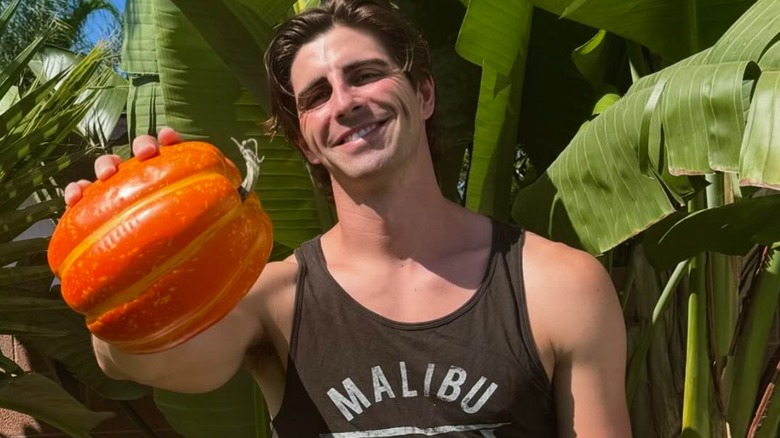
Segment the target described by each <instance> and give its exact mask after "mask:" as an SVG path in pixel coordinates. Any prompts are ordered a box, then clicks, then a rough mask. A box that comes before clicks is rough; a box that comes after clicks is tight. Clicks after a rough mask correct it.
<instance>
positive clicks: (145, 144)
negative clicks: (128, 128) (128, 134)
mask: <svg viewBox="0 0 780 438" xmlns="http://www.w3.org/2000/svg"><path fill="white" fill-rule="evenodd" d="M158 151H159V146H158V145H157V139H156V138H154V137H152V136H151V135H139V136H138V137H136V138H135V140H133V156H135V157H137V158H138V159H140V160H145V159H147V158H151V157H153V156H155V155H157V152H158Z"/></svg>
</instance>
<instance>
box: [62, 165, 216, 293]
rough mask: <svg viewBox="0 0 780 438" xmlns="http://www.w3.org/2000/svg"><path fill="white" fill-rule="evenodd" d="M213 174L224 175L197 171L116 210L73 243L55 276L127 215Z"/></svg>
mask: <svg viewBox="0 0 780 438" xmlns="http://www.w3.org/2000/svg"><path fill="white" fill-rule="evenodd" d="M215 175H216V176H220V177H224V176H223V175H222V174H219V173H216V172H214V171H213V170H207V171H203V172H198V173H196V174H194V175H190V176H188V177H186V178H184V179H181V180H179V181H176V182H175V183H173V184H170V185H167V186H163V187H160V188H159V189H158V190H156V191H155V192H153V193H150V194H149V195H148V196H146V197H143V198H140V199H138V200H137V201H136V202H134V203H132V204H130V205H128V206H127V207H126V208H125V209H123V210H122V211H120V212H118V213H117V214H116V215H115V216H114V217H113V218H111V219H110V220H108V221H106V222H104V223H103V224H102V225H100V226H99V227H97V228H96V229H95V230H94V231H92V232H91V233H90V234H89V235H88V236H87V237H85V238H84V239H83V240H82V241H81V242H79V243H78V244H77V245H75V246H74V247H73V248H72V249H71V250H70V252H69V253H68V255H67V256H66V257H65V258H64V259H63V260H62V262H61V263H60V265H59V266H58V267H57V272H56V274H57V276H59V277H60V278H62V277H64V276H65V275H66V274H67V272H68V270H69V269H70V267H71V265H72V264H73V263H74V262H75V261H76V260H78V259H79V258H80V257H81V255H82V254H83V253H84V252H85V251H87V249H89V248H90V247H92V246H93V245H94V244H95V243H96V242H98V241H100V239H102V238H103V236H105V235H106V234H107V232H108V231H109V230H111V229H113V228H115V227H117V226H118V225H119V224H121V223H122V222H124V221H125V220H126V219H127V217H128V216H131V215H132V214H133V213H135V212H136V211H138V210H139V209H143V208H146V206H147V205H151V204H152V203H154V202H156V201H157V200H158V199H160V198H162V197H164V196H166V195H168V194H169V193H170V192H172V191H176V190H180V189H182V188H184V187H187V186H189V185H192V184H195V183H197V182H199V181H201V180H204V179H208V178H213V177H214V176H215Z"/></svg>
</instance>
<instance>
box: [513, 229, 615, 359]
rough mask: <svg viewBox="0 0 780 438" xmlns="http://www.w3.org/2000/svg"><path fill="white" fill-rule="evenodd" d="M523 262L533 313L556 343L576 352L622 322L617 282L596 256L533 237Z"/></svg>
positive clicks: (529, 237) (528, 240)
mask: <svg viewBox="0 0 780 438" xmlns="http://www.w3.org/2000/svg"><path fill="white" fill-rule="evenodd" d="M523 258H524V263H523V271H524V273H525V275H524V277H525V280H526V290H527V296H528V301H529V310H530V311H531V312H532V313H533V312H536V316H537V317H538V318H536V319H537V321H541V324H543V326H544V330H545V332H546V334H547V335H548V336H549V339H550V340H551V341H552V343H553V344H558V345H559V347H563V348H564V349H569V348H575V347H576V346H577V344H583V343H586V342H587V339H585V338H588V337H591V335H593V334H598V333H601V332H602V329H603V328H604V327H605V326H611V325H613V324H612V323H613V322H614V321H618V320H619V321H620V322H621V323H622V317H621V316H620V307H619V304H618V300H617V294H616V293H615V288H614V286H613V284H612V280H611V278H610V276H609V274H608V273H607V271H606V270H605V269H604V267H603V266H602V265H601V263H599V261H598V260H597V259H596V258H595V257H594V256H592V255H590V254H588V253H587V252H585V251H581V250H578V249H575V248H572V247H570V246H567V245H564V244H562V243H558V242H553V241H550V240H548V239H545V238H543V237H541V236H538V235H536V234H533V233H527V235H526V245H525V247H524V257H523ZM561 344H570V345H568V346H565V345H561Z"/></svg>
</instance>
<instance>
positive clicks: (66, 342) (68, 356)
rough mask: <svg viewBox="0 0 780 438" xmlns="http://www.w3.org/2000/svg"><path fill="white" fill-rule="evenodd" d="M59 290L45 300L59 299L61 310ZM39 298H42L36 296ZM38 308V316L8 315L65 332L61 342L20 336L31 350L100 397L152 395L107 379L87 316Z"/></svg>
mask: <svg viewBox="0 0 780 438" xmlns="http://www.w3.org/2000/svg"><path fill="white" fill-rule="evenodd" d="M59 293H60V292H59V287H57V288H53V289H52V291H51V292H50V293H49V294H47V295H46V296H45V297H46V298H48V299H53V298H52V297H54V296H56V297H57V301H59V302H60V303H61V305H62V307H64V306H65V302H64V301H63V300H62V298H61V297H60V295H59ZM34 296H40V295H34ZM62 307H61V308H55V309H43V308H41V309H38V310H37V311H36V312H35V313H31V312H22V313H17V314H16V315H8V316H6V315H5V314H4V316H6V318H13V319H14V320H15V321H17V322H18V323H21V324H27V325H30V326H35V327H38V328H40V329H43V330H51V331H57V332H60V333H63V336H62V337H61V338H60V339H57V341H56V342H52V341H51V339H44V338H40V337H34V336H27V335H25V334H24V333H22V334H21V336H18V338H19V339H20V341H21V342H22V343H23V344H24V345H25V346H26V347H28V348H31V349H32V350H34V351H37V352H38V353H40V354H42V355H43V356H44V357H49V358H52V359H54V360H57V361H59V362H60V363H62V364H63V365H64V366H65V367H66V368H67V369H68V371H70V372H71V373H72V374H73V375H74V376H75V377H76V379H78V380H79V381H81V382H83V383H85V384H86V385H87V386H89V387H90V388H92V389H93V390H94V391H95V392H97V393H98V394H100V395H101V396H103V397H105V398H108V399H111V400H135V399H138V398H141V397H143V396H145V395H147V394H149V392H150V388H149V387H147V386H144V385H140V384H138V383H135V382H131V381H127V380H121V381H120V380H114V379H111V378H109V377H107V376H106V375H105V374H104V373H103V371H102V370H101V369H100V367H99V366H98V363H97V360H96V359H95V353H94V351H93V350H92V336H91V335H90V333H89V331H88V330H87V328H86V324H85V322H84V317H83V316H81V315H79V314H77V313H75V312H74V311H72V310H70V309H67V308H62Z"/></svg>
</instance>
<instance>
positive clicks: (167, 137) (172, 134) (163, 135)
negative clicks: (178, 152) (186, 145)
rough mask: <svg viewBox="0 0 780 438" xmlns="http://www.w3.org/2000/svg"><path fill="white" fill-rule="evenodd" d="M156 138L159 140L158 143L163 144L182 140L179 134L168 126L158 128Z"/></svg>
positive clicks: (171, 143)
mask: <svg viewBox="0 0 780 438" xmlns="http://www.w3.org/2000/svg"><path fill="white" fill-rule="evenodd" d="M157 138H158V139H159V140H160V144H161V145H164V146H170V145H173V144H176V143H181V142H182V141H184V140H183V139H182V138H181V134H179V133H178V132H176V131H174V130H173V129H171V128H168V127H165V128H162V129H160V132H158V133H157Z"/></svg>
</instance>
